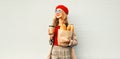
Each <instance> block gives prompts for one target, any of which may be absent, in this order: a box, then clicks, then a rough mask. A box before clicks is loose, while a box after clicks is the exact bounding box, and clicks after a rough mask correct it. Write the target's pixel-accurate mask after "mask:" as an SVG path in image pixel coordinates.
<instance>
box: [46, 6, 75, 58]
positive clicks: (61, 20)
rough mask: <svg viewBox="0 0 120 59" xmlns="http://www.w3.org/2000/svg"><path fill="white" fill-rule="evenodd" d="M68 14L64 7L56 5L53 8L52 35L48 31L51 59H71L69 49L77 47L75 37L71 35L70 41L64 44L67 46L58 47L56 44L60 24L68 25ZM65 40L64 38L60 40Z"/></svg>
mask: <svg viewBox="0 0 120 59" xmlns="http://www.w3.org/2000/svg"><path fill="white" fill-rule="evenodd" d="M68 13H69V10H68V8H67V7H66V6H64V5H58V6H57V7H56V8H55V18H54V19H53V23H52V25H53V26H54V27H55V28H54V30H53V33H54V34H51V33H50V29H48V33H49V36H50V39H51V40H53V41H54V42H53V49H52V54H51V59H72V57H71V47H73V46H76V45H77V40H76V35H75V33H73V35H72V37H71V38H70V40H68V41H67V42H64V43H66V44H68V45H67V46H60V45H59V44H58V34H59V33H58V30H59V29H60V26H61V25H62V24H65V25H66V26H68V25H69V23H68V18H67V15H68ZM62 39H66V38H62Z"/></svg>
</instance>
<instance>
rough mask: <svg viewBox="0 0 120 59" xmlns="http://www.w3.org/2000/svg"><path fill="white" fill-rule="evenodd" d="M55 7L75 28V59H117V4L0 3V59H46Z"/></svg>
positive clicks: (85, 0) (116, 0)
mask: <svg viewBox="0 0 120 59" xmlns="http://www.w3.org/2000/svg"><path fill="white" fill-rule="evenodd" d="M58 4H64V5H66V6H67V7H68V8H69V11H70V13H69V15H68V18H69V21H70V23H72V24H74V25H75V32H76V34H77V40H78V43H79V44H78V45H77V46H76V47H75V50H76V54H77V59H120V0H0V59H46V57H47V55H48V53H49V51H50V45H49V43H48V40H49V37H48V33H47V30H48V25H49V24H51V22H52V20H53V18H54V9H55V6H57V5H58Z"/></svg>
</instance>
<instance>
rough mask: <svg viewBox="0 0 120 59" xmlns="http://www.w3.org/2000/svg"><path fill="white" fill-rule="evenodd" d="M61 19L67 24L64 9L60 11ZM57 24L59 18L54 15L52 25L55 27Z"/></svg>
mask: <svg viewBox="0 0 120 59" xmlns="http://www.w3.org/2000/svg"><path fill="white" fill-rule="evenodd" d="M62 19H63V20H64V24H65V25H66V26H68V17H67V15H66V14H65V12H64V11H63V12H62ZM58 24H59V19H58V18H56V16H55V17H54V19H53V23H52V25H53V26H55V27H56V26H57V25H58Z"/></svg>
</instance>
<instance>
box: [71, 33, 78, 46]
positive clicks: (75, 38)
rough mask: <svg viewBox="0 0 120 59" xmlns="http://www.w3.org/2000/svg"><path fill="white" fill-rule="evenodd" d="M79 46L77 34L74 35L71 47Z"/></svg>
mask: <svg viewBox="0 0 120 59" xmlns="http://www.w3.org/2000/svg"><path fill="white" fill-rule="evenodd" d="M77 44H78V41H77V37H76V34H75V33H73V35H72V38H71V40H70V43H69V46H76V45H77Z"/></svg>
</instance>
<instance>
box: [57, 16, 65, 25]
mask: <svg viewBox="0 0 120 59" xmlns="http://www.w3.org/2000/svg"><path fill="white" fill-rule="evenodd" d="M62 24H64V21H63V19H61V18H59V24H58V25H59V26H61V25H62Z"/></svg>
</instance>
